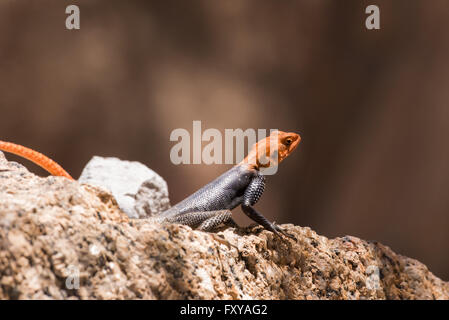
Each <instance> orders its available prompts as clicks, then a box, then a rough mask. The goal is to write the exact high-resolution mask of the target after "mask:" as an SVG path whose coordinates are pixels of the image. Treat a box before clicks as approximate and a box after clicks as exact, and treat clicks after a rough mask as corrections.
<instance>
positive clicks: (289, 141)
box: [285, 138, 292, 146]
mask: <svg viewBox="0 0 449 320" xmlns="http://www.w3.org/2000/svg"><path fill="white" fill-rule="evenodd" d="M285 144H286V145H287V146H289V145H291V144H292V138H287V139H286V140H285Z"/></svg>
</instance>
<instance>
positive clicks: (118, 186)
mask: <svg viewBox="0 0 449 320" xmlns="http://www.w3.org/2000/svg"><path fill="white" fill-rule="evenodd" d="M78 182H80V183H86V184H90V185H93V186H98V187H101V188H105V189H107V190H109V191H110V192H111V193H112V195H113V196H114V198H115V199H116V200H117V203H118V206H119V207H120V209H122V211H123V212H125V213H126V214H127V215H128V216H129V217H130V218H147V217H151V216H152V215H155V214H157V213H159V212H162V211H164V210H167V209H168V208H169V207H170V200H169V198H168V188H167V183H166V182H165V180H164V179H163V178H162V177H161V176H160V175H158V174H157V173H156V172H154V171H153V170H151V169H149V168H148V167H146V166H145V165H143V164H142V163H140V162H137V161H126V160H120V159H118V158H112V157H108V158H104V157H98V156H95V157H93V158H92V159H91V160H90V161H89V162H88V163H87V165H86V167H85V168H84V170H83V172H82V173H81V176H80V177H79V179H78Z"/></svg>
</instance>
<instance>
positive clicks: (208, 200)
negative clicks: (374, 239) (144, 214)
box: [152, 131, 301, 237]
mask: <svg viewBox="0 0 449 320" xmlns="http://www.w3.org/2000/svg"><path fill="white" fill-rule="evenodd" d="M300 141H301V137H300V136H299V135H298V134H296V133H293V132H282V131H275V132H273V133H272V134H271V135H270V136H269V137H267V138H265V139H262V140H260V141H259V142H258V143H256V144H255V145H254V146H253V148H252V149H251V151H250V152H249V154H248V156H247V157H246V158H245V159H244V160H243V161H242V162H240V163H239V164H237V165H235V166H234V167H232V168H231V169H230V170H228V171H226V172H225V173H224V174H222V175H221V176H219V177H218V178H217V179H215V180H214V181H212V182H210V183H209V184H207V185H205V186H204V187H202V188H201V189H199V190H198V191H196V192H195V193H194V194H192V195H191V196H189V197H187V198H186V199H184V200H182V201H181V202H179V203H178V204H176V205H174V206H173V207H171V208H170V209H168V210H167V211H164V212H162V213H160V214H159V215H157V216H155V217H153V218H152V219H154V220H156V221H158V222H161V223H180V224H185V225H188V226H190V227H192V228H196V229H199V230H203V231H210V230H213V229H214V228H216V227H218V226H219V225H221V224H223V223H224V224H230V225H233V226H236V224H235V222H234V221H233V220H232V218H231V211H230V210H232V209H234V208H236V207H237V206H239V205H240V206H241V207H242V210H243V212H244V213H245V214H246V215H247V216H248V217H249V218H251V219H252V220H254V221H255V222H257V223H258V224H260V225H262V226H263V227H265V228H266V229H267V230H270V231H272V232H273V233H275V234H276V235H278V236H281V235H284V236H287V237H291V236H290V235H289V234H287V233H286V232H284V230H282V229H281V228H280V227H279V226H277V225H275V224H274V223H272V222H270V221H268V220H267V219H266V218H265V217H264V216H263V215H262V214H260V213H259V212H257V211H256V210H255V209H254V208H253V206H254V205H255V204H256V203H257V201H258V200H259V199H260V197H261V195H262V193H263V191H264V188H265V176H264V175H263V174H262V173H261V172H260V169H261V168H267V167H270V166H276V165H278V164H279V163H281V162H282V161H283V160H284V159H285V158H287V157H288V156H289V155H290V154H291V153H292V152H293V151H294V150H295V149H296V147H297V146H298V144H299V142H300Z"/></svg>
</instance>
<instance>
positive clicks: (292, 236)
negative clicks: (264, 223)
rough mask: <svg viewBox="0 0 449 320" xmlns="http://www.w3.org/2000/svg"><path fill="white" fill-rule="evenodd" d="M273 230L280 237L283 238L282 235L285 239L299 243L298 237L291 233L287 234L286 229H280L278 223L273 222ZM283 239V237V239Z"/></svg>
mask: <svg viewBox="0 0 449 320" xmlns="http://www.w3.org/2000/svg"><path fill="white" fill-rule="evenodd" d="M273 228H274V229H275V230H276V231H277V232H275V234H276V235H277V236H279V237H281V235H283V236H284V237H287V238H290V239H292V240H295V241H298V239H296V237H295V236H294V235H292V234H290V233H287V232H286V231H285V230H284V229H282V228H281V227H279V226H278V225H277V224H276V222H273ZM281 238H282V237H281Z"/></svg>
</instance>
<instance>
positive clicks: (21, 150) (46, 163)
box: [0, 140, 74, 180]
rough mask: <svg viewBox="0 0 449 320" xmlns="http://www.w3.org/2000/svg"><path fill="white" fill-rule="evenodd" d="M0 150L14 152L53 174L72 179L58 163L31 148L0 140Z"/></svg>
mask: <svg viewBox="0 0 449 320" xmlns="http://www.w3.org/2000/svg"><path fill="white" fill-rule="evenodd" d="M0 150H2V151H6V152H10V153H14V154H15V155H18V156H20V157H22V158H25V159H28V160H30V161H31V162H34V163H35V164H37V165H38V166H39V167H41V168H43V169H44V170H46V171H48V172H49V173H51V174H52V175H54V176H61V177H66V178H67V179H70V180H74V179H73V178H72V177H71V176H70V174H68V173H67V171H65V170H64V169H63V168H62V167H61V166H60V165H59V164H57V163H56V162H55V161H53V160H51V159H50V158H48V157H47V156H44V155H43V154H42V153H40V152H37V151H34V150H33V149H30V148H27V147H24V146H21V145H18V144H15V143H11V142H5V141H1V140H0Z"/></svg>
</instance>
